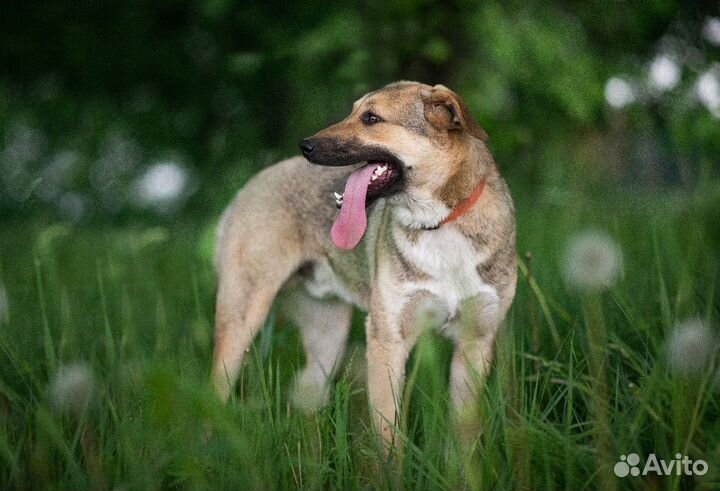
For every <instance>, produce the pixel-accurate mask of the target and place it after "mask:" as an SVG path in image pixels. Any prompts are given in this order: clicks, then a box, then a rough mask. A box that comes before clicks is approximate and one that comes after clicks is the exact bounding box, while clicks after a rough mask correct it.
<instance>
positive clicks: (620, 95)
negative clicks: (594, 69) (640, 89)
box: [605, 77, 636, 109]
mask: <svg viewBox="0 0 720 491" xmlns="http://www.w3.org/2000/svg"><path fill="white" fill-rule="evenodd" d="M635 99H636V97H635V89H634V88H633V86H632V85H630V82H628V81H627V80H625V79H624V78H620V77H612V78H610V79H609V80H608V81H607V83H606V84H605V101H606V102H607V103H608V104H610V105H611V106H612V107H614V108H615V109H622V108H623V107H625V106H627V105H628V104H631V103H632V102H635Z"/></svg>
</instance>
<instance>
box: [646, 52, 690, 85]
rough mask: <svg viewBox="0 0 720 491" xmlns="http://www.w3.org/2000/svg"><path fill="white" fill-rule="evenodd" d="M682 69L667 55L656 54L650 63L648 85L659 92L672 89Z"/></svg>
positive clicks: (678, 79) (678, 80)
mask: <svg viewBox="0 0 720 491" xmlns="http://www.w3.org/2000/svg"><path fill="white" fill-rule="evenodd" d="M681 75H682V70H681V68H680V65H678V64H677V62H675V60H673V59H672V58H671V57H669V56H668V55H664V54H663V55H659V56H657V57H656V58H655V59H654V60H653V61H652V63H651V64H650V71H649V74H648V78H649V79H650V85H651V86H652V87H653V88H654V89H656V90H659V91H661V92H664V91H667V90H670V89H673V88H674V87H675V86H676V85H677V84H678V82H680V76H681Z"/></svg>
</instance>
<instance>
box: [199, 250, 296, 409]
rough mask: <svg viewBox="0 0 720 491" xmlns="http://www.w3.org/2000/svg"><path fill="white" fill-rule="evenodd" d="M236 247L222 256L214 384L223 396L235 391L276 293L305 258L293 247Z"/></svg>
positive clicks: (217, 308) (216, 326) (216, 321)
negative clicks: (242, 364)
mask: <svg viewBox="0 0 720 491" xmlns="http://www.w3.org/2000/svg"><path fill="white" fill-rule="evenodd" d="M230 246H231V247H229V248H228V249H229V253H228V254H226V257H224V258H221V266H222V267H221V269H220V282H219V286H218V293H217V304H216V309H215V352H214V354H213V383H214V385H215V390H216V392H217V394H218V396H219V397H220V398H221V399H222V400H223V401H226V400H227V399H228V397H229V396H230V393H231V392H232V389H233V387H234V385H235V381H236V380H237V377H238V374H239V371H240V367H241V363H242V359H243V356H244V354H245V353H246V352H247V351H248V350H249V349H250V345H251V343H252V341H253V339H254V338H255V335H256V334H257V333H258V332H259V331H260V330H261V329H262V327H263V324H264V323H265V319H266V317H267V315H268V312H269V310H270V307H271V306H272V303H273V300H274V298H275V296H276V295H277V293H278V291H279V290H280V288H281V287H282V285H283V283H284V282H285V281H286V280H287V278H288V277H289V276H291V275H292V273H293V272H294V271H295V270H296V269H297V267H298V264H299V262H300V258H299V257H294V255H293V254H292V253H291V252H290V251H276V250H273V248H272V247H267V246H264V247H262V248H260V249H258V248H251V247H249V246H247V244H230Z"/></svg>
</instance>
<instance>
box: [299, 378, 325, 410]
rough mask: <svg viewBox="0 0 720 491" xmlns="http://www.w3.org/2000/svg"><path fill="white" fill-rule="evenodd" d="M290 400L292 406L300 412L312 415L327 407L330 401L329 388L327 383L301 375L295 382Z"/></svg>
mask: <svg viewBox="0 0 720 491" xmlns="http://www.w3.org/2000/svg"><path fill="white" fill-rule="evenodd" d="M290 400H291V401H292V403H293V406H295V407H296V408H298V409H300V410H301V411H303V412H306V413H312V412H315V411H317V410H318V409H322V408H323V407H325V406H326V405H327V403H328V401H329V400H330V388H329V387H328V385H327V383H324V382H320V381H318V380H315V379H314V378H312V377H310V376H306V374H303V375H301V376H300V377H298V379H297V381H296V382H295V386H294V387H293V390H292V393H291V394H290Z"/></svg>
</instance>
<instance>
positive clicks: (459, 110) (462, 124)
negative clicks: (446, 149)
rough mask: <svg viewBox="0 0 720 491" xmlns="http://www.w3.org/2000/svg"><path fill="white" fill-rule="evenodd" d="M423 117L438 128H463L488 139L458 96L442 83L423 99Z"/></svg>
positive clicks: (475, 135)
mask: <svg viewBox="0 0 720 491" xmlns="http://www.w3.org/2000/svg"><path fill="white" fill-rule="evenodd" d="M423 103H424V105H425V108H424V112H425V119H427V120H428V122H429V123H430V124H431V125H433V126H434V127H436V128H438V129H446V130H465V131H467V132H468V133H469V134H470V135H472V136H474V137H475V138H477V139H479V140H483V141H487V140H488V135H487V133H485V130H484V129H482V128H481V127H480V125H479V124H478V123H477V121H475V119H474V118H473V117H472V114H470V110H469V109H468V107H467V106H466V105H465V103H464V102H463V100H462V99H460V96H459V95H457V94H456V93H455V92H453V91H452V90H450V89H448V88H447V87H445V86H444V85H436V86H434V87H433V88H432V89H430V93H429V94H428V95H427V96H426V97H425V100H424V101H423Z"/></svg>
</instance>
